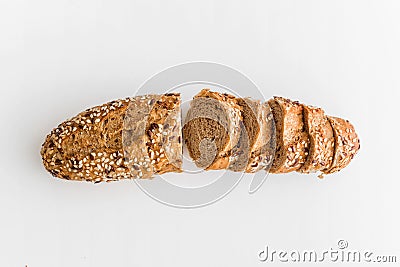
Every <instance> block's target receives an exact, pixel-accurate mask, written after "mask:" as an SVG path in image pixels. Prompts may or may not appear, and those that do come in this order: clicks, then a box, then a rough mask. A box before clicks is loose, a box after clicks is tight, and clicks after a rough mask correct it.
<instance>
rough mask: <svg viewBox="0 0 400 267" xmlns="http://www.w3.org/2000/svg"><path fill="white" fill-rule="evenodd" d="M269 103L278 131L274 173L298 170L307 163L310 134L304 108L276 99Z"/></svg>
mask: <svg viewBox="0 0 400 267" xmlns="http://www.w3.org/2000/svg"><path fill="white" fill-rule="evenodd" d="M268 103H269V104H270V106H271V108H272V112H273V114H274V120H275V125H276V130H277V139H276V140H277V143H276V152H275V158H274V162H273V164H272V167H271V169H270V172H272V173H287V172H291V171H296V170H298V169H299V168H300V167H301V166H302V165H303V164H304V162H305V161H306V157H307V154H308V147H309V139H308V134H307V133H306V131H305V127H304V123H303V107H302V105H301V104H300V103H299V102H297V101H292V100H289V99H286V98H283V97H276V96H275V97H274V98H273V99H271V100H269V101H268Z"/></svg>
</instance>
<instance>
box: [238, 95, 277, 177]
mask: <svg viewBox="0 0 400 267" xmlns="http://www.w3.org/2000/svg"><path fill="white" fill-rule="evenodd" d="M237 102H238V105H239V106H240V107H241V113H242V118H243V124H244V126H245V129H244V130H243V131H242V135H241V136H245V137H246V138H247V140H248V145H247V146H245V145H242V147H245V149H243V150H242V151H243V155H244V156H243V160H245V163H246V164H245V165H246V166H245V169H244V171H245V172H248V173H254V172H257V171H259V170H261V169H267V168H268V169H269V166H270V164H271V163H272V159H273V154H274V153H275V147H274V146H275V129H274V126H275V124H274V122H273V117H272V113H271V110H270V108H269V106H268V105H267V104H266V103H262V102H261V101H259V100H252V99H250V98H239V99H237ZM246 138H243V139H246Z"/></svg>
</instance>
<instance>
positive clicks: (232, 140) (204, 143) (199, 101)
mask: <svg viewBox="0 0 400 267" xmlns="http://www.w3.org/2000/svg"><path fill="white" fill-rule="evenodd" d="M240 120H241V113H240V107H239V106H238V105H237V103H236V99H235V97H234V96H232V95H229V94H221V93H218V92H212V91H210V90H209V89H203V90H202V91H200V92H199V93H198V94H197V95H196V96H195V97H194V99H193V100H192V101H191V103H190V108H189V110H188V112H187V115H186V120H185V124H184V127H183V136H184V140H185V144H186V146H187V148H188V152H189V155H190V156H191V158H193V160H194V162H195V164H196V165H197V166H198V167H200V168H205V169H207V170H219V169H226V168H228V167H229V165H230V162H231V156H232V149H233V147H234V146H235V145H236V144H237V143H238V142H239V137H240V128H241V126H240Z"/></svg>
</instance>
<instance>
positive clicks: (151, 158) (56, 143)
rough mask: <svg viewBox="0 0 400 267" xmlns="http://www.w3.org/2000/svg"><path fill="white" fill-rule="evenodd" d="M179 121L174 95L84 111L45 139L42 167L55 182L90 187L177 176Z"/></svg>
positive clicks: (177, 95)
mask: <svg viewBox="0 0 400 267" xmlns="http://www.w3.org/2000/svg"><path fill="white" fill-rule="evenodd" d="M179 116H180V95H179V94H167V95H147V96H140V97H134V98H127V99H124V100H118V101H112V102H109V103H106V104H104V105H101V106H96V107H93V108H90V109H87V110H86V111H84V112H82V113H79V114H78V115H77V116H75V117H73V118H71V119H70V120H67V121H65V122H63V123H61V124H60V125H59V126H58V127H57V128H55V129H54V130H53V131H52V132H51V133H50V134H49V135H48V136H47V137H46V140H45V142H44V144H43V145H42V149H41V155H42V159H43V164H44V166H45V168H46V169H47V170H48V171H49V172H50V173H51V174H52V175H53V176H55V177H59V178H64V179H67V180H85V181H90V182H102V181H114V180H120V179H124V178H150V177H152V176H153V174H160V173H164V172H168V171H176V172H180V171H181V164H182V158H181V157H182V144H181V132H180V126H179V124H180V119H179ZM156 126H157V129H154V128H155V127H156Z"/></svg>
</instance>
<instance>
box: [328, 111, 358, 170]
mask: <svg viewBox="0 0 400 267" xmlns="http://www.w3.org/2000/svg"><path fill="white" fill-rule="evenodd" d="M328 120H329V122H330V124H331V126H332V129H333V134H334V140H335V142H334V144H335V145H334V156H333V161H332V164H331V166H330V167H329V168H327V169H325V170H323V171H322V172H323V173H325V174H330V173H335V172H338V171H340V170H341V169H343V168H344V167H346V166H347V165H348V164H349V163H350V161H351V160H352V159H353V158H354V156H355V155H356V154H357V152H358V151H359V149H360V139H359V138H358V135H357V133H356V131H355V129H354V126H353V125H352V124H351V123H350V122H349V121H348V120H345V119H342V118H337V117H332V116H328Z"/></svg>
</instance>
